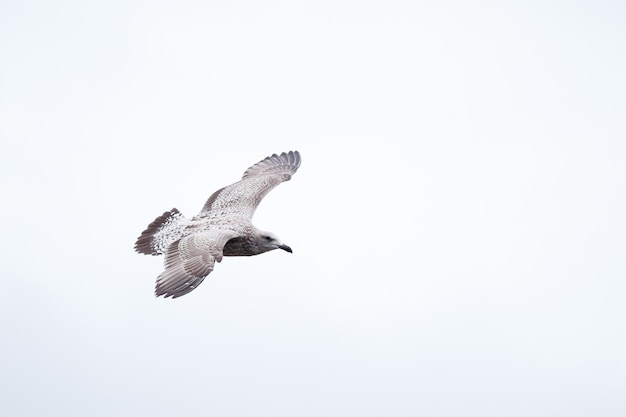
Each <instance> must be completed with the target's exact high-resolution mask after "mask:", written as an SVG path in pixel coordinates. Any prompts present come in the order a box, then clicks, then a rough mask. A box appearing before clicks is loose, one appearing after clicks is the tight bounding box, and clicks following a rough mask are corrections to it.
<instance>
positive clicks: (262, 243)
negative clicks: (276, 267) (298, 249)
mask: <svg viewBox="0 0 626 417" xmlns="http://www.w3.org/2000/svg"><path fill="white" fill-rule="evenodd" d="M256 245H257V247H258V248H259V249H260V253H263V252H268V251H271V250H274V249H282V250H284V251H286V252H289V253H292V250H291V248H290V247H289V246H287V245H285V244H284V243H282V242H281V241H280V239H278V238H277V237H276V235H274V234H273V233H269V232H260V233H259V234H257V238H256Z"/></svg>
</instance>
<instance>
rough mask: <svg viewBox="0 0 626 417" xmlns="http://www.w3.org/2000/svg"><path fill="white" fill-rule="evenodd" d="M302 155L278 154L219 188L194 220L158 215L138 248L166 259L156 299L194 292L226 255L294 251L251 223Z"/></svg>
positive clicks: (172, 213) (170, 213)
mask: <svg viewBox="0 0 626 417" xmlns="http://www.w3.org/2000/svg"><path fill="white" fill-rule="evenodd" d="M300 162H301V158H300V153H299V152H298V151H289V152H286V153H285V152H283V153H281V154H280V155H277V154H273V155H272V156H268V157H267V158H265V159H263V160H262V161H260V162H258V163H256V164H254V165H252V166H251V167H250V168H248V169H247V170H246V171H245V172H244V174H243V177H242V179H241V180H240V181H237V182H236V183H234V184H231V185H229V186H226V187H223V188H220V189H219V190H217V191H216V192H214V193H213V194H212V195H211V196H210V197H209V199H208V200H207V202H206V203H205V204H204V207H203V208H202V211H201V212H200V214H198V215H196V216H194V217H193V218H191V219H189V218H187V217H185V216H184V215H183V214H182V213H181V212H180V211H178V210H177V209H176V208H173V209H171V210H169V211H166V212H165V213H163V214H162V215H161V216H159V217H157V218H156V219H155V220H154V221H153V222H152V223H150V225H148V227H147V228H146V230H144V231H143V233H141V236H139V238H137V242H136V243H135V250H136V251H137V252H139V253H143V254H146V255H165V259H164V265H165V270H164V271H163V272H162V273H161V274H160V275H159V276H158V277H157V281H156V288H155V295H156V296H157V297H160V296H163V297H166V298H167V297H172V298H178V297H180V296H183V295H185V294H188V293H189V292H191V291H193V290H194V289H196V288H197V287H198V285H200V284H201V283H202V281H204V278H205V277H206V276H207V275H209V273H210V272H211V271H213V267H214V265H215V262H216V261H217V262H221V261H222V258H223V257H224V256H252V255H259V254H261V253H265V252H268V251H271V250H274V249H282V250H284V251H286V252H289V253H292V250H291V248H290V247H289V246H287V245H285V244H284V243H282V242H281V241H280V240H279V239H278V238H277V237H276V236H275V235H274V234H273V233H270V232H265V231H262V230H260V229H257V228H256V227H255V226H253V225H252V216H253V215H254V211H255V210H256V208H257V207H258V205H259V203H260V202H261V200H262V199H263V197H265V196H266V195H267V193H269V192H270V191H271V190H272V189H274V187H276V186H277V185H278V184H280V183H282V182H284V181H289V180H290V179H291V176H292V175H293V174H295V173H296V171H297V170H298V168H299V167H300Z"/></svg>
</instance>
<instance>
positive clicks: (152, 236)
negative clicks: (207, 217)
mask: <svg viewBox="0 0 626 417" xmlns="http://www.w3.org/2000/svg"><path fill="white" fill-rule="evenodd" d="M187 224H189V219H187V218H186V217H185V216H183V214H182V213H181V212H180V211H178V209H175V208H173V209H171V210H170V211H166V212H165V213H163V214H162V215H161V216H159V217H157V218H156V219H154V221H153V222H152V223H150V225H148V228H147V229H146V230H144V231H143V232H142V233H141V236H139V237H138V238H137V242H136V243H135V250H136V251H137V252H139V253H143V254H146V255H161V254H163V253H165V251H166V250H167V247H168V246H169V245H170V244H171V243H172V242H175V241H177V240H178V239H180V238H181V237H182V235H183V230H184V228H185V226H187Z"/></svg>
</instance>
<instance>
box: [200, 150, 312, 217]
mask: <svg viewBox="0 0 626 417" xmlns="http://www.w3.org/2000/svg"><path fill="white" fill-rule="evenodd" d="M300 162H301V158H300V153H298V151H295V152H294V151H290V152H288V153H285V152H283V153H281V154H280V155H276V154H274V155H272V156H268V157H267V158H265V159H264V160H262V161H260V162H258V163H256V164H254V165H252V166H251V167H250V168H248V169H247V170H246V172H244V174H243V178H242V179H241V181H238V182H236V183H234V184H232V185H229V186H228V187H224V188H222V189H220V190H217V191H216V192H214V193H213V195H211V197H209V199H208V200H207V202H206V204H205V205H204V208H203V209H202V213H201V215H204V216H211V215H214V216H224V217H226V216H236V217H244V218H248V219H250V218H252V215H253V214H254V211H255V210H256V208H257V207H258V205H259V203H260V202H261V200H262V199H263V197H265V195H266V194H267V193H269V192H270V191H271V190H272V189H273V188H274V187H276V186H277V185H278V184H280V183H281V182H284V181H289V180H290V179H291V176H292V175H293V174H295V173H296V171H297V170H298V168H299V167H300Z"/></svg>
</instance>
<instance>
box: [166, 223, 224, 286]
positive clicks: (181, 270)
mask: <svg viewBox="0 0 626 417" xmlns="http://www.w3.org/2000/svg"><path fill="white" fill-rule="evenodd" d="M235 236H236V234H235V233H234V232H232V231H229V230H220V229H213V230H209V231H203V232H198V233H193V234H190V235H188V236H185V237H183V238H181V239H179V240H177V241H176V242H174V243H172V244H171V245H170V246H169V248H168V249H167V252H166V253H165V271H163V273H161V275H159V277H158V278H157V283H156V289H155V294H156V296H157V297H158V296H161V295H163V296H165V297H172V298H177V297H180V296H181V295H185V294H187V293H189V292H191V291H193V290H194V289H195V288H197V287H198V285H200V283H202V281H204V278H205V277H206V276H207V275H209V273H210V272H211V271H212V270H213V267H214V265H215V261H217V262H220V261H221V260H222V257H223V254H222V251H223V249H224V245H225V244H226V242H228V240H229V239H231V238H233V237H235Z"/></svg>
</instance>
